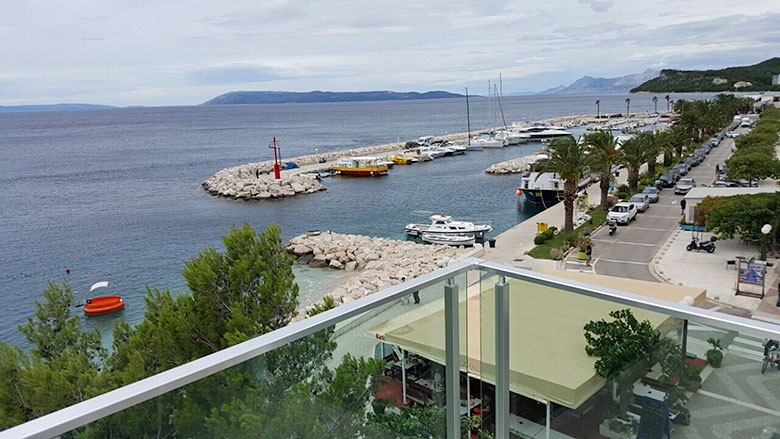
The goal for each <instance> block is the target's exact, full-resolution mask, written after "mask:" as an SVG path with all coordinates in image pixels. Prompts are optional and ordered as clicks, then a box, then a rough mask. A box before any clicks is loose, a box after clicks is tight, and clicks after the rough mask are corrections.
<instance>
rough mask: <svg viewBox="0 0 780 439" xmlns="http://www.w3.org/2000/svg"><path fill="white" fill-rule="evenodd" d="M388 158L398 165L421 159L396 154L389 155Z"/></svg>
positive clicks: (409, 163)
mask: <svg viewBox="0 0 780 439" xmlns="http://www.w3.org/2000/svg"><path fill="white" fill-rule="evenodd" d="M387 159H388V160H390V161H391V162H393V163H395V164H396V165H411V164H412V163H417V162H419V161H420V160H418V159H416V158H414V157H408V156H404V155H394V156H392V157H388V158H387Z"/></svg>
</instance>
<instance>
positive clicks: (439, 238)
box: [422, 233, 476, 247]
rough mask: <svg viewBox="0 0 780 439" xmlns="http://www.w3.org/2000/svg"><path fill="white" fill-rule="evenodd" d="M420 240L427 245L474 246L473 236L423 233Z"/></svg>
mask: <svg viewBox="0 0 780 439" xmlns="http://www.w3.org/2000/svg"><path fill="white" fill-rule="evenodd" d="M422 240H423V242H427V243H429V244H439V245H453V246H459V245H463V246H466V247H471V246H473V245H474V242H475V241H476V238H474V235H473V234H462V235H461V234H451V233H423V234H422Z"/></svg>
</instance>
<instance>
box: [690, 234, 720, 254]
mask: <svg viewBox="0 0 780 439" xmlns="http://www.w3.org/2000/svg"><path fill="white" fill-rule="evenodd" d="M717 240H718V238H717V237H715V236H713V237H711V238H710V240H709V241H700V240H699V238H696V237H693V238H691V243H690V244H688V246H687V247H685V249H686V250H688V251H693V250H697V251H698V250H706V251H707V253H712V252H714V251H715V241H717Z"/></svg>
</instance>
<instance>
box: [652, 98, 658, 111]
mask: <svg viewBox="0 0 780 439" xmlns="http://www.w3.org/2000/svg"><path fill="white" fill-rule="evenodd" d="M653 105H655V110H653V111H654V112H656V113H658V96H653Z"/></svg>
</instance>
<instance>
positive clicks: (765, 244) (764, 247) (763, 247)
mask: <svg viewBox="0 0 780 439" xmlns="http://www.w3.org/2000/svg"><path fill="white" fill-rule="evenodd" d="M771 231H772V225H771V224H764V227H761V233H763V234H764V238H763V239H762V240H761V260H762V261H766V256H767V255H766V253H767V247H769V242H768V241H769V233H770V232H771Z"/></svg>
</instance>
